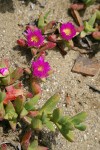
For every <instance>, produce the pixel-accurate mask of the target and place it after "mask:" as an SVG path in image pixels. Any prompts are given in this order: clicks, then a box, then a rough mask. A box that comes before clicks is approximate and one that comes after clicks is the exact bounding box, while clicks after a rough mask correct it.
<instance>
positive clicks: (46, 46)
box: [39, 42, 56, 51]
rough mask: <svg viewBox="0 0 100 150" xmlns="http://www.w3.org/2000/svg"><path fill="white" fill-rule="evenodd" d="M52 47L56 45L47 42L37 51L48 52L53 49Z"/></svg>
mask: <svg viewBox="0 0 100 150" xmlns="http://www.w3.org/2000/svg"><path fill="white" fill-rule="evenodd" d="M54 47H56V43H54V42H47V43H45V44H44V45H43V46H42V47H41V48H40V49H39V50H40V51H45V50H48V49H53V48H54Z"/></svg>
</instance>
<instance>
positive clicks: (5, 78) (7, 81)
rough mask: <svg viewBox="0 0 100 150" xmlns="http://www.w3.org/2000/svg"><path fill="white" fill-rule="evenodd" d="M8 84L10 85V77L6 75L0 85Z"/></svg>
mask: <svg viewBox="0 0 100 150" xmlns="http://www.w3.org/2000/svg"><path fill="white" fill-rule="evenodd" d="M9 83H10V76H9V75H8V76H6V77H4V78H2V79H1V82H0V85H9Z"/></svg>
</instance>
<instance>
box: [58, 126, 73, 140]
mask: <svg viewBox="0 0 100 150" xmlns="http://www.w3.org/2000/svg"><path fill="white" fill-rule="evenodd" d="M59 131H60V132H61V134H62V135H63V136H64V137H65V139H66V140H68V141H70V142H73V141H74V134H73V131H69V130H68V129H66V130H65V128H63V127H62V128H61V129H60V130H59Z"/></svg>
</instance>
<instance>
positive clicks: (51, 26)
mask: <svg viewBox="0 0 100 150" xmlns="http://www.w3.org/2000/svg"><path fill="white" fill-rule="evenodd" d="M54 25H56V21H50V22H49V23H48V24H47V25H46V26H45V27H44V29H43V30H44V32H45V31H47V30H49V29H52V28H53V26H54Z"/></svg>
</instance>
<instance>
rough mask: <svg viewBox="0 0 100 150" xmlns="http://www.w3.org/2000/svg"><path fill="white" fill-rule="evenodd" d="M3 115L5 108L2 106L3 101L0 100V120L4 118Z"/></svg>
mask: <svg viewBox="0 0 100 150" xmlns="http://www.w3.org/2000/svg"><path fill="white" fill-rule="evenodd" d="M4 116H5V109H4V106H3V102H0V121H1V120H3V119H4Z"/></svg>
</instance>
